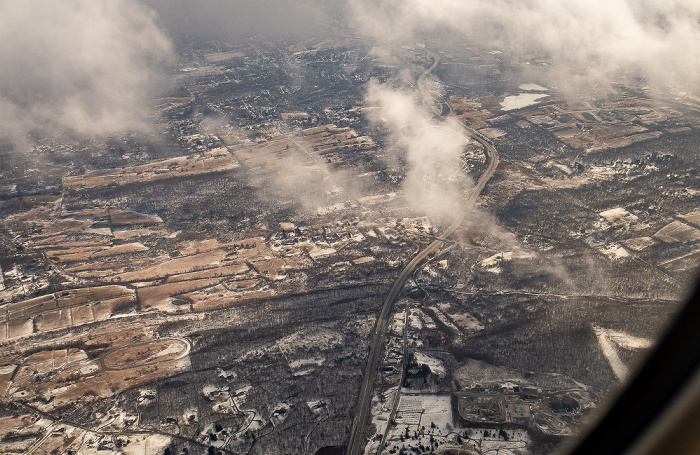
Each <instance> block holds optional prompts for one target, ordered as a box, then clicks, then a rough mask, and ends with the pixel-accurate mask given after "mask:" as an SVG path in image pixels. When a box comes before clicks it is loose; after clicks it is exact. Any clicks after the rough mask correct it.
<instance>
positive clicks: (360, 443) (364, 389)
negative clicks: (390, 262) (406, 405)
mask: <svg viewBox="0 0 700 455" xmlns="http://www.w3.org/2000/svg"><path fill="white" fill-rule="evenodd" d="M429 55H431V57H433V58H434V60H435V61H434V63H433V65H432V66H431V67H430V68H429V69H428V70H427V71H426V72H424V73H423V74H422V75H421V77H420V78H419V79H418V87H419V89H420V90H421V93H422V94H423V99H424V101H425V98H426V97H429V94H428V93H427V89H426V88H425V87H424V85H425V84H424V79H425V76H426V75H427V74H429V73H430V72H431V71H432V70H434V69H435V67H436V66H437V64H438V62H439V61H440V58H439V57H438V56H437V54H434V53H433V52H429ZM466 129H467V132H468V133H469V135H470V136H471V138H472V139H473V140H476V141H477V142H479V143H480V144H481V145H483V146H484V148H485V151H486V155H487V158H488V166H487V168H486V170H485V171H484V173H483V174H482V175H481V177H480V178H479V180H478V181H477V183H476V185H475V186H474V188H472V190H471V192H470V194H469V197H468V198H467V199H466V201H465V203H464V207H463V209H462V212H461V213H460V214H459V215H458V216H457V218H456V219H455V220H454V222H453V223H452V224H451V225H450V226H449V227H448V228H447V229H446V230H445V232H443V233H442V235H441V236H440V237H439V240H434V241H433V242H432V243H430V245H428V246H427V247H425V249H423V250H422V251H420V252H419V253H418V254H417V255H416V256H415V257H414V258H413V259H412V260H411V262H409V263H408V265H406V267H404V269H403V270H402V271H401V273H400V274H399V276H398V278H397V279H396V281H395V282H394V285H393V286H392V288H391V291H389V295H387V297H386V299H385V300H384V304H383V306H382V311H381V313H380V314H379V318H378V319H377V324H376V325H375V328H374V334H373V338H372V344H371V345H370V352H369V358H368V359H367V366H366V367H365V372H364V375H363V377H362V384H361V386H360V393H359V396H358V398H357V405H356V407H355V417H354V419H353V422H352V427H351V429H350V440H349V442H348V447H347V451H346V452H345V453H346V455H359V454H360V453H361V452H362V450H363V448H364V430H365V428H366V426H367V421H368V419H369V416H370V408H371V402H372V389H373V386H374V380H375V378H376V375H377V370H378V368H379V362H380V360H381V359H380V356H381V354H382V350H383V347H384V344H385V342H386V339H385V338H386V331H387V328H388V325H389V314H390V313H391V310H392V309H393V306H394V302H395V301H396V298H397V297H398V295H399V293H400V292H401V290H402V289H403V287H404V285H405V284H406V280H407V279H408V277H410V276H411V274H412V273H413V272H414V270H415V269H416V267H417V266H418V264H420V263H421V262H422V261H423V260H424V259H426V258H427V257H428V256H429V255H431V254H434V253H437V252H438V251H439V250H440V248H442V246H443V244H444V240H445V239H446V238H447V237H449V236H450V235H452V234H453V233H454V232H455V231H456V230H457V228H458V227H459V226H461V225H462V223H463V222H464V219H465V218H466V217H467V215H468V214H469V213H470V211H471V209H472V208H473V207H474V203H475V202H476V200H477V198H478V197H479V194H480V193H481V192H482V191H483V189H484V187H485V186H486V184H487V183H488V181H489V180H490V179H491V177H492V176H493V174H494V172H495V171H496V167H497V166H498V153H497V152H496V149H495V148H494V147H493V144H491V142H490V141H489V140H488V139H487V138H486V137H484V136H483V135H481V134H479V133H477V132H476V131H474V130H473V129H471V128H466ZM388 425H391V422H389V423H388ZM387 428H388V427H387Z"/></svg>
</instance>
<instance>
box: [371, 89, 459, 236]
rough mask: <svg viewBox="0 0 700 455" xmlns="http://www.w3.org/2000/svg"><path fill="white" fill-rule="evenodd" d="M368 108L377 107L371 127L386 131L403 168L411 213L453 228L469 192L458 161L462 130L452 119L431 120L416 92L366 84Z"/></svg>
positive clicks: (404, 186) (404, 185)
mask: <svg viewBox="0 0 700 455" xmlns="http://www.w3.org/2000/svg"><path fill="white" fill-rule="evenodd" d="M367 103H368V104H369V105H371V106H376V107H379V110H378V111H376V114H377V115H376V116H374V118H373V121H375V122H380V123H382V124H383V126H384V127H385V128H386V129H388V130H389V131H390V135H391V136H390V138H391V143H392V144H393V147H394V148H393V152H395V153H397V154H399V156H400V157H401V158H402V161H405V163H406V168H407V171H406V177H405V179H404V181H403V189H404V191H405V196H406V199H407V201H408V202H409V205H410V206H411V208H412V209H414V210H415V211H416V212H417V213H420V214H425V215H427V216H428V217H429V218H430V219H431V220H432V221H433V222H437V223H443V222H451V221H452V220H453V219H454V217H455V216H456V215H457V214H458V213H459V212H460V210H461V208H460V207H461V205H462V204H463V201H464V198H465V197H466V196H467V195H468V194H469V193H468V189H469V188H471V186H472V182H471V181H470V180H469V179H468V178H467V177H466V175H465V173H464V172H463V171H462V162H461V159H460V157H461V154H462V151H463V149H464V146H465V145H466V143H467V137H466V134H465V132H464V129H463V128H462V127H461V125H460V124H459V122H458V121H457V120H456V119H455V118H452V117H451V118H447V119H436V118H434V117H432V116H431V115H430V114H429V113H428V112H427V111H426V109H425V108H424V107H423V106H422V104H421V103H420V102H419V99H418V95H417V94H416V93H415V92H411V91H407V90H401V89H395V88H391V87H388V86H387V85H382V84H378V83H370V85H369V87H368V91H367Z"/></svg>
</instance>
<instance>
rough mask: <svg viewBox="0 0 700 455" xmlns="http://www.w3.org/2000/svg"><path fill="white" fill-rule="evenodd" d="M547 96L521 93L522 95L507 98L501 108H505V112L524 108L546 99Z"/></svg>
mask: <svg viewBox="0 0 700 455" xmlns="http://www.w3.org/2000/svg"><path fill="white" fill-rule="evenodd" d="M547 96H549V95H543V94H541V93H521V94H520V95H513V96H506V98H505V99H504V100H503V102H502V103H501V108H503V110H504V111H512V110H513V109H520V108H522V107H527V106H530V105H532V104H535V103H537V102H538V101H539V100H540V99H541V98H545V97H547Z"/></svg>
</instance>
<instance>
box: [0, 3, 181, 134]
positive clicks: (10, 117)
mask: <svg viewBox="0 0 700 455" xmlns="http://www.w3.org/2000/svg"><path fill="white" fill-rule="evenodd" d="M0 11H2V14H0V62H2V63H1V64H0V135H4V136H7V135H10V136H12V137H15V138H21V137H22V136H25V135H26V134H27V133H28V132H30V131H39V132H43V133H47V134H52V133H56V132H63V131H74V132H77V133H79V134H88V135H93V134H109V133H114V132H119V131H123V130H125V129H133V128H140V127H142V126H143V125H144V123H143V115H144V112H148V111H147V110H146V109H145V107H146V106H147V105H148V95H149V93H150V90H151V89H153V88H154V85H155V83H156V81H157V80H158V74H159V73H158V71H157V70H158V68H159V66H160V65H162V64H163V63H164V62H166V61H167V60H168V59H169V58H170V57H171V52H172V51H171V44H170V41H169V39H168V37H167V36H166V35H165V34H164V33H163V32H162V31H161V30H160V29H159V28H158V27H157V26H156V17H155V13H153V12H152V11H151V10H150V9H148V8H145V7H143V6H141V5H139V4H138V3H136V2H135V1H133V0H109V1H106V0H102V1H101V0H67V1H61V2H56V1H51V0H27V1H13V0H0Z"/></svg>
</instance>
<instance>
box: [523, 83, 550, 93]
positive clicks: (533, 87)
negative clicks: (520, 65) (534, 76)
mask: <svg viewBox="0 0 700 455" xmlns="http://www.w3.org/2000/svg"><path fill="white" fill-rule="evenodd" d="M518 88H519V89H520V90H528V91H533V92H546V91H547V89H546V88H545V87H542V86H541V85H537V84H532V83H530V84H520V85H519V86H518Z"/></svg>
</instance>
